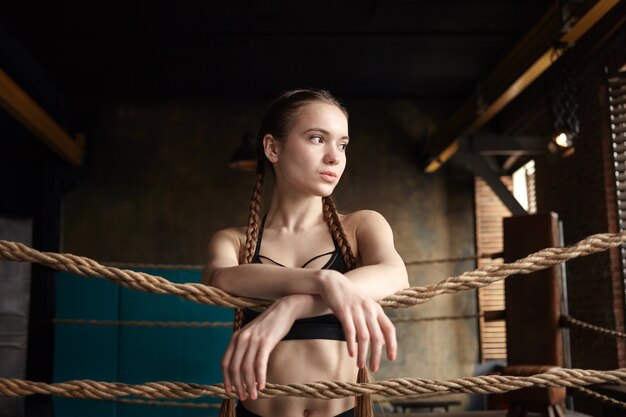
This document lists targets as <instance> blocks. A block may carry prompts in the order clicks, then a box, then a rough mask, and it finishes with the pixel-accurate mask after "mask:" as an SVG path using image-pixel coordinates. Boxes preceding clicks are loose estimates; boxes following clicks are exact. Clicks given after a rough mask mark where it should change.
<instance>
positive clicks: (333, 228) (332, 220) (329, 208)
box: [322, 196, 356, 270]
mask: <svg viewBox="0 0 626 417" xmlns="http://www.w3.org/2000/svg"><path fill="white" fill-rule="evenodd" d="M322 203H323V205H324V220H326V224H328V229H329V230H330V233H332V235H333V237H334V238H335V240H336V241H337V243H338V244H339V248H340V249H341V254H342V255H343V259H344V261H345V263H346V266H347V267H348V270H350V269H354V268H356V258H355V257H354V254H353V253H352V248H351V247H350V243H349V242H348V239H347V238H346V233H345V232H344V230H343V226H342V225H341V221H340V220H339V214H338V213H337V207H335V202H334V201H333V199H332V197H331V196H328V197H324V198H322Z"/></svg>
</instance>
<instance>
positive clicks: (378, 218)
mask: <svg viewBox="0 0 626 417" xmlns="http://www.w3.org/2000/svg"><path fill="white" fill-rule="evenodd" d="M339 218H340V220H341V223H342V224H344V225H346V226H349V227H350V228H351V229H353V230H355V231H356V230H357V229H358V228H359V226H369V225H377V224H381V225H389V223H388V222H387V220H386V219H385V217H384V216H383V215H382V214H380V213H379V212H377V211H375V210H357V211H353V212H351V213H345V214H342V215H341V214H340V215H339Z"/></svg>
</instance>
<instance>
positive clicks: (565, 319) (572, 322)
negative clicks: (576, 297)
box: [561, 316, 626, 339]
mask: <svg viewBox="0 0 626 417" xmlns="http://www.w3.org/2000/svg"><path fill="white" fill-rule="evenodd" d="M561 323H562V325H564V326H567V327H572V326H577V327H580V328H582V329H587V330H592V331H594V332H596V333H600V334H604V335H607V336H613V337H619V338H621V339H626V333H623V332H618V331H617V330H611V329H606V328H604V327H600V326H596V325H594V324H590V323H587V322H584V321H581V320H578V319H575V318H574V317H571V316H561Z"/></svg>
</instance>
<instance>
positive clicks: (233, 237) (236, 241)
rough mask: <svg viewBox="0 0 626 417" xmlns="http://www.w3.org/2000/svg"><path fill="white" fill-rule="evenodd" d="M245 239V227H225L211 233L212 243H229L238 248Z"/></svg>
mask: <svg viewBox="0 0 626 417" xmlns="http://www.w3.org/2000/svg"><path fill="white" fill-rule="evenodd" d="M245 241H246V228H245V227H227V228H225V229H221V230H218V231H217V232H215V233H213V236H212V237H211V242H212V244H219V245H222V244H225V243H226V244H231V245H233V246H235V247H236V248H239V247H240V246H241V245H243V244H244V243H245Z"/></svg>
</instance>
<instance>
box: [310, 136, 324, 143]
mask: <svg viewBox="0 0 626 417" xmlns="http://www.w3.org/2000/svg"><path fill="white" fill-rule="evenodd" d="M311 142H313V143H322V142H323V140H322V137H321V136H311Z"/></svg>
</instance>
